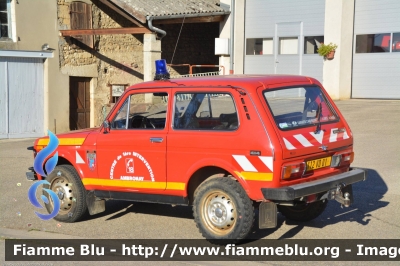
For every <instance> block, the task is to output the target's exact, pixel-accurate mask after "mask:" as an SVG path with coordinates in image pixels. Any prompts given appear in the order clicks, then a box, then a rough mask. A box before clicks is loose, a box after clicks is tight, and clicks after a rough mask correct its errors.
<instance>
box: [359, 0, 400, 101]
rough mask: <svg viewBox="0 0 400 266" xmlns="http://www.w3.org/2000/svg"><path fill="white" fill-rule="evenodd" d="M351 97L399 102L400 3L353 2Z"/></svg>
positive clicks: (389, 1) (367, 0)
mask: <svg viewBox="0 0 400 266" xmlns="http://www.w3.org/2000/svg"><path fill="white" fill-rule="evenodd" d="M354 34H355V38H354V41H355V44H354V57H353V86H352V87H353V88H352V98H380V99H400V1H393V0H380V1H376V0H356V6H355V24H354Z"/></svg>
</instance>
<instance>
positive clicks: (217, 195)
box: [193, 177, 254, 243]
mask: <svg viewBox="0 0 400 266" xmlns="http://www.w3.org/2000/svg"><path fill="white" fill-rule="evenodd" d="M193 216H194V219H195V222H196V225H197V227H198V228H199V231H200V233H201V234H202V235H203V236H204V237H205V238H206V239H208V240H209V241H210V242H217V243H225V242H227V243H236V242H238V241H239V240H241V239H244V238H246V236H247V235H248V234H249V233H250V230H251V228H252V226H253V222H254V209H253V204H252V201H251V200H250V198H249V197H248V196H247V194H246V192H245V191H244V190H243V188H242V186H241V185H240V184H239V183H238V182H237V181H236V180H233V179H232V178H230V177H221V178H213V179H209V180H206V181H204V182H203V183H202V184H201V185H200V186H199V187H198V188H197V189H196V191H195V193H194V202H193ZM214 240H217V241H214Z"/></svg>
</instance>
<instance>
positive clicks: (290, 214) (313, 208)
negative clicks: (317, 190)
mask: <svg viewBox="0 0 400 266" xmlns="http://www.w3.org/2000/svg"><path fill="white" fill-rule="evenodd" d="M327 204H328V201H327V200H320V201H315V202H312V203H299V204H297V205H295V206H282V205H278V210H279V212H280V213H282V214H283V215H284V216H285V217H286V218H287V219H290V220H293V221H301V222H307V221H311V220H313V219H315V218H317V217H318V216H320V215H321V214H322V213H323V212H324V210H325V208H326V206H327Z"/></svg>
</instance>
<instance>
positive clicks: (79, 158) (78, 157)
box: [75, 151, 85, 164]
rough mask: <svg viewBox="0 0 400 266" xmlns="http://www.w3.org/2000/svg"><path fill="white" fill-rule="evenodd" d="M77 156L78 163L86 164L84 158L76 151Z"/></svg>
mask: <svg viewBox="0 0 400 266" xmlns="http://www.w3.org/2000/svg"><path fill="white" fill-rule="evenodd" d="M75 154H76V163H78V164H82V163H85V161H84V160H83V159H82V157H81V156H80V155H79V153H78V151H75Z"/></svg>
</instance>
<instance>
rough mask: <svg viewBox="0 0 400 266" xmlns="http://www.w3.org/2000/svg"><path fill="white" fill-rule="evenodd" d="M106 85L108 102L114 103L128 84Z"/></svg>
mask: <svg viewBox="0 0 400 266" xmlns="http://www.w3.org/2000/svg"><path fill="white" fill-rule="evenodd" d="M108 86H109V87H110V103H116V102H117V101H118V99H119V97H121V95H122V93H124V91H125V89H126V87H127V86H128V84H112V85H111V84H110V85H108Z"/></svg>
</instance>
